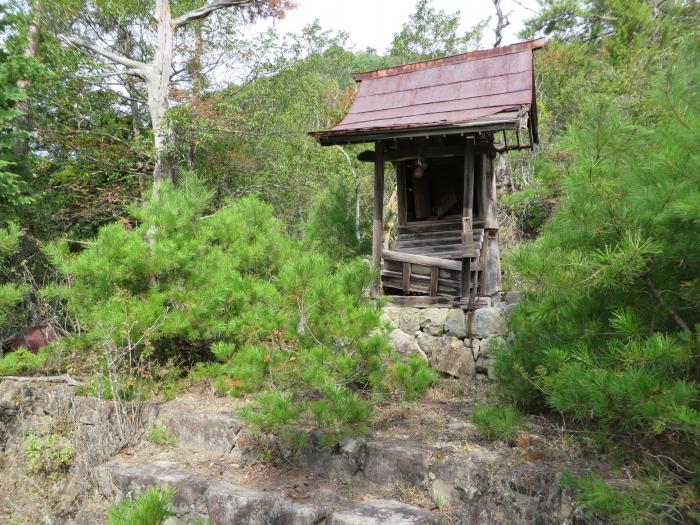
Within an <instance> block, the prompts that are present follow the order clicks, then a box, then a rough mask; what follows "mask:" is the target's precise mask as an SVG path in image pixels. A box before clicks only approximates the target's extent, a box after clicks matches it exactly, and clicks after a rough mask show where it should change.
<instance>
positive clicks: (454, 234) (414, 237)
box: [396, 230, 462, 241]
mask: <svg viewBox="0 0 700 525" xmlns="http://www.w3.org/2000/svg"><path fill="white" fill-rule="evenodd" d="M396 238H397V239H399V240H401V241H421V240H426V239H428V240H430V239H442V238H445V239H453V238H454V239H457V240H458V241H461V240H462V232H461V231H460V230H451V231H435V232H433V231H427V232H418V233H402V232H399V233H398V234H397V235H396Z"/></svg>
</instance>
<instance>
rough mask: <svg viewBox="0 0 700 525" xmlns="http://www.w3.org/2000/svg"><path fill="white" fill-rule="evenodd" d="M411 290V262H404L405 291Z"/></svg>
mask: <svg viewBox="0 0 700 525" xmlns="http://www.w3.org/2000/svg"><path fill="white" fill-rule="evenodd" d="M410 290H411V263H410V262H405V263H403V293H408V292H409V291H410Z"/></svg>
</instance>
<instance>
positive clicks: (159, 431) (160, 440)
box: [146, 425, 177, 445]
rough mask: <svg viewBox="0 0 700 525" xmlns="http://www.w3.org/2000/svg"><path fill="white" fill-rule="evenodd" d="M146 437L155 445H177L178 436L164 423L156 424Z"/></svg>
mask: <svg viewBox="0 0 700 525" xmlns="http://www.w3.org/2000/svg"><path fill="white" fill-rule="evenodd" d="M146 439H148V441H150V442H151V443H153V444H154V445H175V444H176V443H177V437H175V436H174V435H173V434H172V432H170V430H168V429H167V428H166V427H164V426H162V425H158V426H155V427H153V428H151V429H150V430H149V431H148V434H147V435H146Z"/></svg>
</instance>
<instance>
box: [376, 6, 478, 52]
mask: <svg viewBox="0 0 700 525" xmlns="http://www.w3.org/2000/svg"><path fill="white" fill-rule="evenodd" d="M461 17H462V14H461V13H460V12H459V11H456V12H454V13H446V12H445V11H443V10H437V9H435V8H433V7H432V6H431V5H430V0H418V2H417V3H416V8H415V12H414V13H413V14H412V15H411V16H410V18H409V20H408V22H406V23H404V24H403V27H402V28H401V31H399V32H398V33H396V34H395V35H394V39H393V40H392V42H391V45H390V47H389V50H388V51H389V55H390V56H391V60H392V62H395V63H398V64H405V63H407V62H417V61H419V60H429V59H433V58H440V57H443V56H446V55H456V54H458V53H464V52H466V51H469V50H474V49H478V48H479V47H480V45H481V37H482V34H483V31H484V29H485V28H486V24H487V23H488V19H487V20H483V21H481V22H479V23H478V24H476V25H475V26H474V27H472V28H471V30H470V31H468V32H467V33H465V34H463V35H460V34H459V25H460V21H461Z"/></svg>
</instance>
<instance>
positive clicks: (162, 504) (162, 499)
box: [107, 487, 175, 525]
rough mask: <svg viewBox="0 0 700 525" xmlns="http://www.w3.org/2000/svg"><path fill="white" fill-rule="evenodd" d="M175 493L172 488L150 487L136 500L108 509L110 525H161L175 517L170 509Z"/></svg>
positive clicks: (126, 501)
mask: <svg viewBox="0 0 700 525" xmlns="http://www.w3.org/2000/svg"><path fill="white" fill-rule="evenodd" d="M174 495H175V493H174V491H173V489H172V487H167V488H161V487H150V488H148V489H146V490H145V491H142V492H140V493H139V494H137V495H136V497H135V498H134V499H123V500H121V501H120V502H119V503H115V504H113V505H110V506H109V507H108V508H107V523H108V525H161V524H162V523H163V522H164V521H165V520H167V519H168V518H169V517H171V516H174V514H173V513H172V512H170V510H169V509H168V507H169V506H170V503H171V502H172V501H173V497H174Z"/></svg>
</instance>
